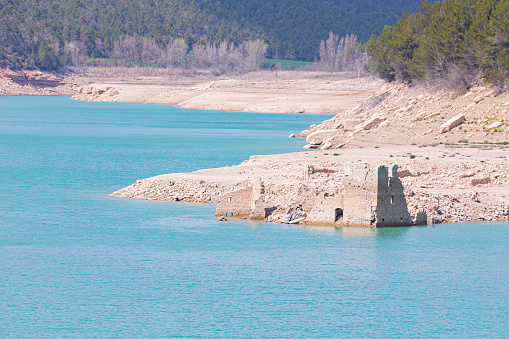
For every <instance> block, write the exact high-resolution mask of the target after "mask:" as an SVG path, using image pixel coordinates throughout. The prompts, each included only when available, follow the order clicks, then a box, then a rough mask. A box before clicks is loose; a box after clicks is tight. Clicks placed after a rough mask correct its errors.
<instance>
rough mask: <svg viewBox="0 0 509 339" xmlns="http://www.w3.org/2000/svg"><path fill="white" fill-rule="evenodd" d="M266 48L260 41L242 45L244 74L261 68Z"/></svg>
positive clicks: (247, 42)
mask: <svg viewBox="0 0 509 339" xmlns="http://www.w3.org/2000/svg"><path fill="white" fill-rule="evenodd" d="M268 47H269V46H268V45H267V44H266V43H265V41H263V40H261V39H258V40H254V41H245V42H244V43H242V51H243V54H244V71H245V72H251V71H257V70H259V69H260V68H261V67H262V65H263V61H264V59H265V55H266V54H267V48H268Z"/></svg>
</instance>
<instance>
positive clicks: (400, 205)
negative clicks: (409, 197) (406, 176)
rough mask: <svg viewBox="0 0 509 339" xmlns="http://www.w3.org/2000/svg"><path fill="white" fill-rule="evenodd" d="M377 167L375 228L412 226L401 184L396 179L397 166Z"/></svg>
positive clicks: (397, 178)
mask: <svg viewBox="0 0 509 339" xmlns="http://www.w3.org/2000/svg"><path fill="white" fill-rule="evenodd" d="M388 171H389V169H388V168H387V167H385V166H379V167H378V193H377V201H376V210H375V215H376V221H375V223H376V226H377V227H383V226H409V225H412V224H413V221H412V218H411V217H410V213H408V206H407V202H406V198H405V193H404V191H403V183H402V182H401V180H400V179H399V177H398V165H393V166H391V167H390V172H391V176H389V173H388Z"/></svg>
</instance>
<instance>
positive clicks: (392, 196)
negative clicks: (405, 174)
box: [391, 195, 394, 204]
mask: <svg viewBox="0 0 509 339" xmlns="http://www.w3.org/2000/svg"><path fill="white" fill-rule="evenodd" d="M391 204H394V195H391Z"/></svg>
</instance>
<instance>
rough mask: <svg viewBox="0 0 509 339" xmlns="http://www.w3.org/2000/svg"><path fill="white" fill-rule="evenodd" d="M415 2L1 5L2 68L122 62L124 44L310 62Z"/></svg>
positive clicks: (20, 0) (132, 0)
mask: <svg viewBox="0 0 509 339" xmlns="http://www.w3.org/2000/svg"><path fill="white" fill-rule="evenodd" d="M419 2H420V0H409V1H403V0H263V1H262V0H243V1H238V0H213V1H212V0H117V1H109V0H0V17H1V20H0V67H10V68H13V69H18V68H29V69H42V70H57V69H61V68H62V67H64V66H66V65H67V64H69V63H76V62H80V60H90V59H93V60H97V59H101V58H122V57H124V56H123V55H122V53H123V52H122V51H124V52H125V51H127V52H129V49H128V48H127V49H126V46H127V45H129V44H137V45H138V47H139V48H138V49H139V50H141V51H144V50H146V49H147V48H149V47H150V46H152V47H153V46H155V45H157V46H158V47H157V48H158V49H160V50H167V49H171V50H172V51H173V50H175V49H176V50H178V51H179V53H181V49H182V48H186V49H187V51H186V52H189V51H190V50H191V49H193V48H194V47H195V46H205V47H203V48H206V47H207V46H208V47H210V46H213V47H214V48H216V49H219V48H220V45H221V44H223V47H222V48H223V50H224V48H226V49H228V50H233V49H234V48H235V49H236V48H237V47H238V46H241V44H242V43H244V42H245V41H258V43H257V44H255V45H256V46H260V43H259V42H260V41H263V43H264V44H265V45H266V46H267V56H268V57H271V58H276V59H289V60H302V61H314V60H316V59H317V58H318V56H319V45H320V41H321V40H322V39H326V38H327V35H328V34H329V32H330V31H334V32H335V33H337V34H339V35H340V36H344V35H347V34H356V35H357V36H358V38H359V40H360V41H367V40H368V39H369V37H370V36H371V35H372V34H379V33H380V32H381V30H382V28H383V27H384V26H385V25H388V24H394V23H395V22H396V20H397V18H399V17H401V15H403V14H404V13H406V12H413V11H416V10H417V9H418V6H419ZM175 46H176V47H175ZM225 46H226V47H225ZM244 50H245V48H244ZM127 52H125V53H127ZM125 53H124V54H125ZM140 53H141V52H140ZM218 53H219V52H218ZM243 53H244V54H245V52H243ZM177 59H178V58H176V59H175V58H174V59H172V62H175V60H177ZM133 60H134V59H133ZM154 60H155V59H154ZM177 61H178V60H177Z"/></svg>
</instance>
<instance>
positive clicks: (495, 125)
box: [488, 121, 504, 129]
mask: <svg viewBox="0 0 509 339" xmlns="http://www.w3.org/2000/svg"><path fill="white" fill-rule="evenodd" d="M502 125H504V123H503V122H502V121H495V122H494V123H492V124H491V125H489V126H488V129H493V128H499V127H501V126H502Z"/></svg>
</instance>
